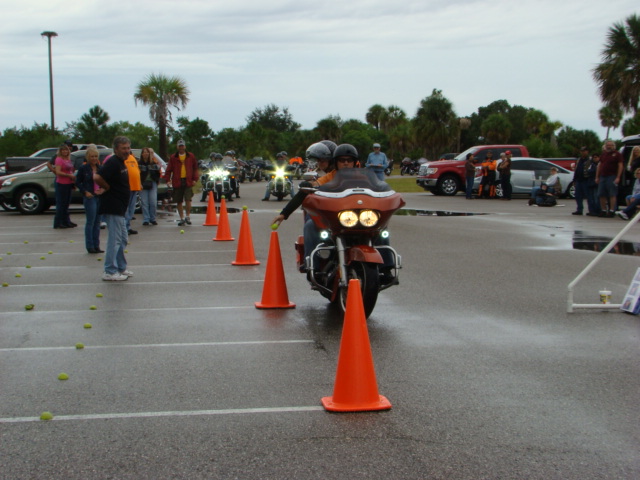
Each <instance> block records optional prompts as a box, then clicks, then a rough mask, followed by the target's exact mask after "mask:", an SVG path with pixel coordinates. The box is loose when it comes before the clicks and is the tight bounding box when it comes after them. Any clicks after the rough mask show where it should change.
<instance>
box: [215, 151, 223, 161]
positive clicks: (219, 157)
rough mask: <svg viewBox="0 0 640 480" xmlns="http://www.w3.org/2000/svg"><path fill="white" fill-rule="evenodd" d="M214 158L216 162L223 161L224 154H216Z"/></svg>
mask: <svg viewBox="0 0 640 480" xmlns="http://www.w3.org/2000/svg"><path fill="white" fill-rule="evenodd" d="M213 158H215V159H216V160H222V154H221V153H216V154H215V155H214V156H213Z"/></svg>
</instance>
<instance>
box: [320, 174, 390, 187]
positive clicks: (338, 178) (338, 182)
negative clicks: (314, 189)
mask: <svg viewBox="0 0 640 480" xmlns="http://www.w3.org/2000/svg"><path fill="white" fill-rule="evenodd" d="M350 188H368V189H370V190H373V191H374V192H388V191H390V190H391V187H390V186H389V184H388V183H386V182H383V181H382V180H378V177H377V176H376V174H375V173H374V172H373V171H372V170H369V169H368V168H367V169H362V168H344V169H341V170H338V171H337V172H336V175H335V177H333V178H332V179H331V180H330V181H329V182H327V183H325V184H324V185H320V187H319V188H318V190H320V191H322V192H344V191H345V190H348V189H350Z"/></svg>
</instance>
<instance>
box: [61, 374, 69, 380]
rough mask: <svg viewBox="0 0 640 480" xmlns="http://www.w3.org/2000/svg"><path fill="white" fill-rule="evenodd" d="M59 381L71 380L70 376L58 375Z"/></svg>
mask: <svg viewBox="0 0 640 480" xmlns="http://www.w3.org/2000/svg"><path fill="white" fill-rule="evenodd" d="M58 380H69V375H67V374H66V373H61V374H60V375H58Z"/></svg>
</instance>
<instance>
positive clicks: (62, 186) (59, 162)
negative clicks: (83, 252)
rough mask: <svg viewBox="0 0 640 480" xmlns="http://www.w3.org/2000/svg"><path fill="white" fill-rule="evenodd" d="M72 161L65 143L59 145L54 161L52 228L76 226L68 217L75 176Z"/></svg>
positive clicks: (69, 150)
mask: <svg viewBox="0 0 640 480" xmlns="http://www.w3.org/2000/svg"><path fill="white" fill-rule="evenodd" d="M73 172H74V168H73V162H72V161H71V149H70V148H69V146H68V145H67V144H65V143H63V144H62V145H60V147H59V148H58V153H57V155H56V159H55V162H54V173H55V175H56V181H55V186H54V188H55V195H56V213H55V216H54V217H53V228H72V227H77V225H76V224H75V223H73V222H72V221H71V218H70V217H69V204H70V203H71V192H72V191H73V188H74V185H75V181H76V176H75V175H74V174H73Z"/></svg>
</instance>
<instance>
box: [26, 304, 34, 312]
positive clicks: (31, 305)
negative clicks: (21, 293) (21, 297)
mask: <svg viewBox="0 0 640 480" xmlns="http://www.w3.org/2000/svg"><path fill="white" fill-rule="evenodd" d="M34 307H35V305H34V304H33V303H29V304H28V305H25V306H24V309H25V310H33V308H34Z"/></svg>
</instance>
